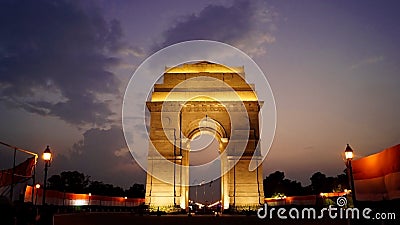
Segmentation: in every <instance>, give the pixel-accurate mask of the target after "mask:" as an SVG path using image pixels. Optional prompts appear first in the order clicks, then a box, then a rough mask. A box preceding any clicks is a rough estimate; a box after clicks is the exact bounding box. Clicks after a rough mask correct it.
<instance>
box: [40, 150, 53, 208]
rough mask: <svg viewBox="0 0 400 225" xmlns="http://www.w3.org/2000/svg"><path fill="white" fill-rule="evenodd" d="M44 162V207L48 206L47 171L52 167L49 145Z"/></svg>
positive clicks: (45, 151) (44, 154)
mask: <svg viewBox="0 0 400 225" xmlns="http://www.w3.org/2000/svg"><path fill="white" fill-rule="evenodd" d="M42 158H43V160H44V181H43V183H44V184H43V200H42V205H46V188H47V170H48V169H49V166H50V161H51V158H52V155H51V151H50V147H49V146H48V145H47V148H46V149H45V150H44V152H43V156H42Z"/></svg>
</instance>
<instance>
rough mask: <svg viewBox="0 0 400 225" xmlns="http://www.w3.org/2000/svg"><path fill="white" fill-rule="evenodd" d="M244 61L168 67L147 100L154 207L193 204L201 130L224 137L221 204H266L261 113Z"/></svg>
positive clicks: (149, 179)
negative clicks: (194, 152) (193, 163)
mask: <svg viewBox="0 0 400 225" xmlns="http://www.w3.org/2000/svg"><path fill="white" fill-rule="evenodd" d="M244 70H245V68H244V67H228V66H224V65H219V64H215V63H211V62H207V61H199V62H194V63H187V64H182V65H179V66H176V67H166V68H165V71H164V74H163V77H162V81H161V82H159V83H157V84H155V85H154V89H153V92H152V93H151V95H150V96H149V98H148V101H147V102H146V105H147V108H148V111H149V128H148V129H149V139H150V140H149V151H148V156H147V157H148V158H147V159H148V162H147V171H148V173H147V180H146V199H145V201H146V204H147V205H149V206H150V208H151V209H157V208H159V209H162V210H165V211H168V209H170V208H175V209H176V208H180V209H184V210H188V205H189V186H190V181H189V170H190V169H191V167H190V165H189V158H190V157H191V154H190V151H191V148H190V143H191V141H192V140H193V139H194V138H196V137H197V136H199V135H201V134H209V135H213V136H214V138H215V139H216V140H217V141H218V143H219V149H218V153H219V157H220V158H219V160H220V164H219V165H220V167H221V170H220V171H221V172H220V174H219V177H220V178H221V206H222V207H223V209H229V208H235V209H240V208H245V209H249V207H251V208H253V209H254V208H258V207H259V205H260V204H264V192H263V180H262V164H261V162H260V163H259V165H258V167H256V169H254V170H249V163H250V161H251V159H253V160H254V159H256V160H258V159H259V160H261V159H262V158H261V153H260V147H259V145H258V143H259V141H260V140H259V139H260V138H259V133H260V130H259V126H260V125H259V119H260V118H259V113H260V109H261V107H262V102H260V101H259V100H258V98H257V95H256V92H255V85H254V84H248V83H247V82H246V81H245V71H244Z"/></svg>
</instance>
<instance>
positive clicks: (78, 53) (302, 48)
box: [0, 0, 400, 187]
mask: <svg viewBox="0 0 400 225" xmlns="http://www.w3.org/2000/svg"><path fill="white" fill-rule="evenodd" d="M399 4H400V3H398V1H385V2H379V1H362V2H361V1H265V2H258V1H254V2H253V1H183V0H181V1H122V0H120V1H81V2H79V1H44V0H38V1H7V0H6V1H2V2H1V3H0V25H1V27H2V29H1V35H0V115H1V117H0V118H1V119H0V121H1V125H2V126H1V127H0V139H1V141H3V142H7V143H10V144H13V145H17V146H19V147H21V148H25V149H28V150H32V151H36V152H38V153H41V152H42V151H43V150H44V148H45V147H46V145H50V146H51V148H52V149H53V151H54V153H55V158H54V162H53V165H52V167H51V170H50V174H55V173H58V172H61V171H64V170H78V171H81V172H84V173H85V174H88V175H91V176H92V178H93V179H97V180H101V181H104V182H107V183H114V184H116V185H121V186H123V187H129V186H130V185H131V184H132V183H134V182H138V183H144V182H145V173H144V172H143V171H142V170H141V169H140V168H139V167H138V166H137V165H136V163H135V162H134V160H133V159H132V157H131V155H130V154H129V152H128V150H127V148H126V145H125V140H124V138H123V133H122V130H121V126H122V125H121V104H122V97H123V93H124V90H125V87H126V85H127V82H128V81H129V79H130V77H131V75H132V73H133V71H134V70H135V69H136V67H137V66H138V65H139V64H140V63H141V62H142V61H143V60H145V59H146V57H147V56H149V55H150V54H151V53H153V52H154V51H157V50H159V49H160V48H162V47H164V46H167V45H170V44H173V43H177V42H179V41H184V40H192V39H210V40H217V41H222V42H226V43H228V44H231V45H233V46H235V47H238V48H239V49H241V50H243V51H244V52H246V53H248V54H249V55H250V56H251V57H252V58H253V59H254V60H255V62H256V63H257V64H258V65H259V66H260V67H261V69H262V70H263V71H264V73H265V74H266V76H267V79H268V81H269V83H270V85H271V88H272V90H273V92H274V96H275V101H276V106H277V118H278V120H277V130H276V136H275V140H274V143H273V145H272V148H271V150H270V153H269V155H268V156H267V158H266V160H265V161H264V176H266V175H268V174H269V173H271V172H274V171H275V170H281V171H284V172H285V174H286V176H287V177H288V178H291V179H296V180H299V181H301V182H302V183H303V184H308V183H309V177H310V176H311V175H312V174H313V173H314V172H316V171H322V172H324V173H326V174H327V175H336V174H338V173H340V172H341V171H342V170H343V169H344V164H343V161H342V156H341V154H342V152H343V151H344V148H345V145H346V143H350V144H351V146H352V147H353V149H354V150H355V153H356V155H357V157H362V156H366V155H369V154H372V153H375V152H378V151H380V150H382V149H384V148H386V147H389V146H392V145H395V144H398V143H400V123H399V122H398V115H400V105H399V104H398V103H399V102H400V101H399V100H400V94H399V92H398V90H399V86H400V76H399V74H400V68H399V67H400V44H399V42H398V40H400V26H399V25H400V24H399V22H398V21H400V18H399V17H400V16H399V14H398V12H397V9H398V8H399ZM232 66H236V65H232ZM135 141H138V142H146V141H147V140H135ZM0 150H2V151H0V158H1V161H0V166H1V168H6V167H11V165H12V158H11V154H10V152H7V151H3V150H5V148H3V147H0ZM19 159H20V160H22V158H19ZM39 164H40V166H42V165H41V164H42V163H39ZM39 169H40V168H39ZM39 171H42V170H41V169H40V170H39ZM39 177H41V174H39Z"/></svg>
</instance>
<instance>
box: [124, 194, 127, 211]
mask: <svg viewBox="0 0 400 225" xmlns="http://www.w3.org/2000/svg"><path fill="white" fill-rule="evenodd" d="M127 199H128V197H126V196H125V197H124V200H125V208H126V200H127Z"/></svg>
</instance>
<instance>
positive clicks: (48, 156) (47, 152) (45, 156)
mask: <svg viewBox="0 0 400 225" xmlns="http://www.w3.org/2000/svg"><path fill="white" fill-rule="evenodd" d="M43 160H44V161H46V162H50V160H51V151H50V147H49V146H48V145H47V148H46V149H45V150H44V152H43Z"/></svg>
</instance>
